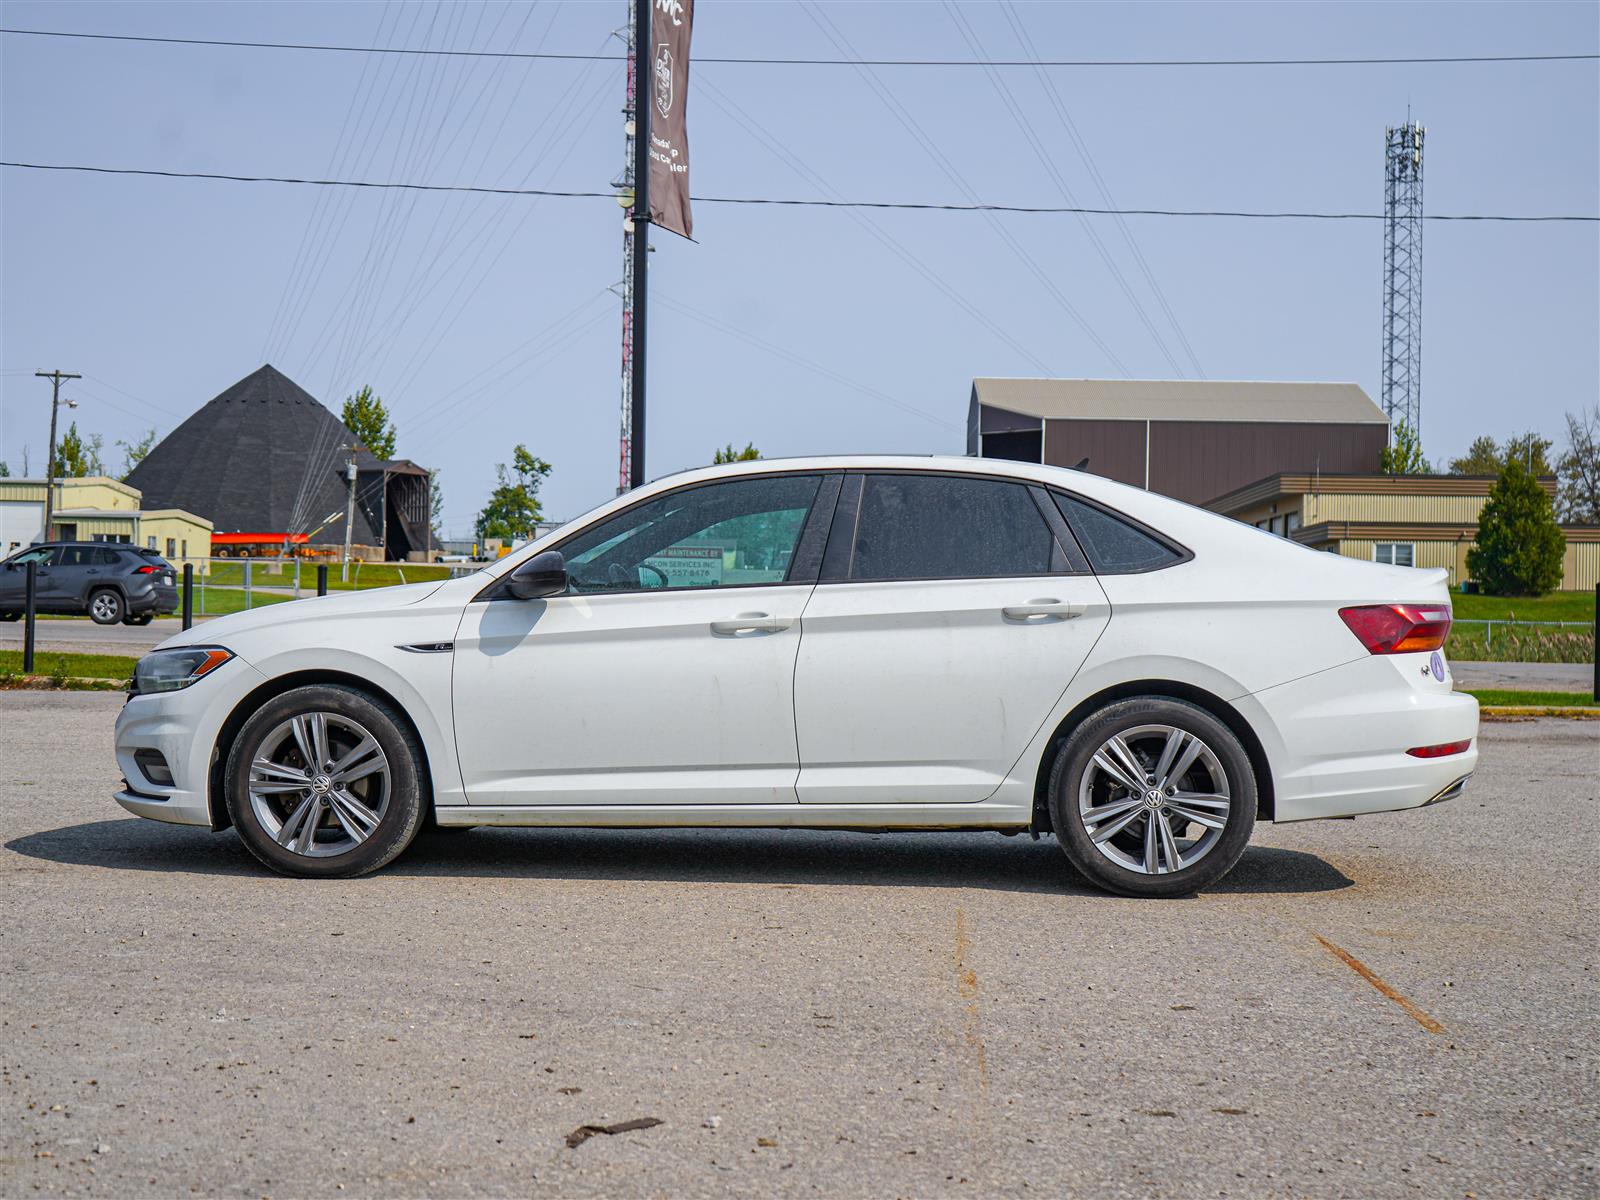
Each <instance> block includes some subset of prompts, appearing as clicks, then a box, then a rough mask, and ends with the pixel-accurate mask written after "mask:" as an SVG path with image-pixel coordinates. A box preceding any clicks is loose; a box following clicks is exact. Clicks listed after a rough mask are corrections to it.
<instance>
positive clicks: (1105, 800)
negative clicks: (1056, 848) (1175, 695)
mask: <svg viewBox="0 0 1600 1200" xmlns="http://www.w3.org/2000/svg"><path fill="white" fill-rule="evenodd" d="M1049 800H1050V819H1051V821H1052V822H1053V823H1054V825H1055V831H1056V837H1057V838H1058V839H1059V841H1060V842H1061V847H1062V849H1063V850H1065V851H1066V854H1067V857H1068V858H1069V859H1070V860H1071V862H1072V865H1073V866H1075V867H1076V868H1077V869H1078V870H1079V871H1081V872H1082V873H1083V874H1084V875H1086V876H1088V877H1089V879H1091V880H1092V881H1093V882H1095V883H1097V884H1099V885H1100V886H1101V887H1103V888H1105V889H1107V890H1108V891H1113V892H1119V893H1121V894H1122V895H1125V896H1148V897H1172V896H1186V895H1188V894H1190V893H1192V892H1195V891H1198V890H1199V889H1201V888H1204V887H1207V886H1209V885H1210V884H1213V883H1215V882H1216V881H1217V880H1219V879H1221V878H1222V877H1223V876H1224V875H1226V874H1227V873H1228V872H1229V871H1230V870H1232V869H1233V866H1234V864H1235V863H1237V862H1238V861H1239V856H1240V855H1242V854H1243V853H1244V849H1245V845H1246V844H1247V843H1248V842H1249V841H1250V831H1251V830H1252V829H1253V828H1254V826H1255V815H1256V778H1255V772H1254V770H1253V769H1252V768H1251V765H1250V756H1249V755H1248V754H1247V753H1246V752H1245V748H1244V746H1243V745H1241V744H1240V742H1239V739H1238V738H1237V737H1236V736H1235V735H1234V733H1233V731H1232V730H1231V729H1229V728H1228V727H1227V726H1226V725H1224V724H1223V723H1222V722H1221V721H1219V720H1218V719H1217V718H1216V717H1215V716H1213V715H1212V714H1211V713H1209V712H1207V711H1206V710H1205V709H1203V708H1200V707H1199V706H1198V705H1194V704H1190V703H1187V702H1186V701H1182V700H1173V699H1169V698H1167V697H1164V696H1139V697H1134V698H1132V699H1127V700H1120V701H1116V702H1115V703H1112V704H1109V705H1107V706H1106V707H1105V708H1102V709H1101V710H1100V711H1098V712H1096V713H1094V714H1093V715H1092V716H1090V717H1089V718H1088V719H1087V720H1085V721H1084V722H1083V723H1082V724H1081V725H1079V727H1078V728H1077V730H1076V731H1075V732H1074V733H1073V734H1072V736H1071V737H1070V738H1069V739H1068V740H1067V742H1066V744H1065V745H1064V746H1063V747H1062V749H1061V751H1060V753H1059V754H1058V755H1057V757H1056V762H1055V766H1054V768H1053V769H1052V770H1051V773H1050V782H1049Z"/></svg>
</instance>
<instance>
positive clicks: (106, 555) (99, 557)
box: [94, 550, 117, 567]
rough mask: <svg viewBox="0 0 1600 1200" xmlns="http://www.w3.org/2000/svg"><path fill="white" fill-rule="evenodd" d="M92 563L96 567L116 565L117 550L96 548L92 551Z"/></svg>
mask: <svg viewBox="0 0 1600 1200" xmlns="http://www.w3.org/2000/svg"><path fill="white" fill-rule="evenodd" d="M94 565H95V566H97V567H114V566H116V565H117V552H116V551H115V550H96V551H95V552H94Z"/></svg>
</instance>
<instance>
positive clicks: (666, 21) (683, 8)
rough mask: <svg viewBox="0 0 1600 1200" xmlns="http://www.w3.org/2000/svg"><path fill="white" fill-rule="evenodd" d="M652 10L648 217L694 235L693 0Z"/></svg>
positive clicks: (675, 0)
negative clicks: (688, 118) (689, 120)
mask: <svg viewBox="0 0 1600 1200" xmlns="http://www.w3.org/2000/svg"><path fill="white" fill-rule="evenodd" d="M650 10H651V11H650V18H651V20H650V48H649V54H650V81H651V88H650V90H651V92H652V95H651V97H650V101H649V102H650V106H651V107H650V190H649V200H650V221H651V223H652V224H654V225H659V226H660V227H661V228H662V229H670V230H672V232H673V233H677V234H681V235H683V236H684V237H693V236H694V218H693V216H692V215H691V214H690V212H689V138H688V134H687V133H686V132H685V129H684V115H685V109H686V108H687V107H688V102H689V31H690V26H691V25H692V24H693V22H694V0H650Z"/></svg>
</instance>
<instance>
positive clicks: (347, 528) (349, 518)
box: [339, 446, 356, 583]
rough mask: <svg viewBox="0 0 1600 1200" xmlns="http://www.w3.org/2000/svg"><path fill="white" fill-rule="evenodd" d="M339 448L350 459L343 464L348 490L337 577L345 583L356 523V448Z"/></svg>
mask: <svg viewBox="0 0 1600 1200" xmlns="http://www.w3.org/2000/svg"><path fill="white" fill-rule="evenodd" d="M340 449H341V450H345V451H348V452H349V455H350V460H349V461H348V462H347V463H345V466H344V480H345V486H346V487H347V488H348V489H349V490H350V496H349V499H348V500H346V501H345V506H344V566H343V567H341V568H340V570H339V578H340V579H341V580H343V581H344V582H345V583H349V582H350V534H351V531H352V530H353V529H354V527H355V523H356V448H355V447H354V446H341V447H340Z"/></svg>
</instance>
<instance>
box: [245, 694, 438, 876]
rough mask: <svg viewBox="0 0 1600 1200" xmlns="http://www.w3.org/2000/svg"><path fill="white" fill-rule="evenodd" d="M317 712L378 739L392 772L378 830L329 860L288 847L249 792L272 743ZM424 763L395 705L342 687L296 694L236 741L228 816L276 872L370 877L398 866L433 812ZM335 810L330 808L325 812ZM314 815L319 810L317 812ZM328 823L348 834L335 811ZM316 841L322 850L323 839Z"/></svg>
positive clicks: (251, 723) (271, 707)
mask: <svg viewBox="0 0 1600 1200" xmlns="http://www.w3.org/2000/svg"><path fill="white" fill-rule="evenodd" d="M310 713H323V714H327V715H328V716H330V717H333V718H335V719H337V718H341V717H342V718H345V719H348V720H350V721H353V722H355V723H356V724H357V726H358V727H359V728H361V729H364V730H365V731H366V732H367V733H370V734H371V736H372V738H373V740H374V741H376V742H377V743H378V747H379V749H380V750H381V751H382V753H383V756H384V758H385V759H386V760H387V766H388V771H389V778H388V790H387V803H386V806H385V807H384V808H383V811H382V812H381V814H380V815H379V817H378V820H377V824H376V826H375V827H374V828H373V829H372V830H371V832H370V833H369V834H367V836H366V837H365V840H363V841H360V842H359V843H357V844H354V845H353V846H351V847H350V848H349V849H347V850H344V851H343V852H339V853H333V854H329V855H327V856H325V857H312V856H311V855H309V854H304V853H298V852H296V851H294V850H290V849H287V848H286V847H285V846H284V845H280V844H279V842H278V841H277V839H276V838H275V837H274V836H273V834H272V833H271V832H270V831H269V830H268V828H267V827H266V826H265V825H264V824H263V823H262V820H261V818H260V817H259V816H258V815H257V812H256V808H255V805H254V804H252V802H251V797H250V790H249V784H250V773H251V763H252V762H253V761H254V759H255V758H256V757H257V756H258V754H260V753H261V752H262V751H263V750H264V749H268V747H266V746H264V743H265V742H267V741H269V740H271V738H272V735H273V733H274V732H275V731H276V730H278V729H279V728H280V727H281V726H282V725H283V724H284V722H287V721H290V720H292V719H293V718H295V717H298V716H304V715H306V714H310ZM422 761H423V759H422V748H421V746H420V745H419V744H418V743H417V739H416V736H415V735H414V734H413V733H412V732H411V727H410V725H409V724H408V723H407V721H406V720H405V718H404V717H402V716H401V715H400V714H399V713H398V712H396V711H395V710H394V709H393V708H392V707H391V706H390V705H388V704H387V703H384V702H383V701H380V700H378V699H376V698H374V697H372V696H369V695H367V694H366V693H364V692H361V691H358V690H357V689H355V688H352V687H345V686H342V685H338V684H316V685H313V686H310V687H301V688H295V689H294V690H293V691H289V692H285V693H283V695H281V696H275V697H274V698H273V699H271V700H269V701H267V702H266V703H265V704H263V705H262V706H261V707H260V708H259V709H258V710H257V711H256V712H255V713H254V714H253V715H252V716H251V717H250V719H249V720H247V721H246V722H245V723H244V727H243V728H242V729H240V730H239V736H238V737H237V738H235V739H234V743H233V748H232V749H231V750H230V751H229V754H228V765H227V771H226V775H225V778H226V780H227V804H228V815H229V816H230V817H232V818H233V824H234V828H236V829H237V830H238V831H239V836H240V838H241V839H243V841H244V844H245V846H246V847H247V848H248V849H249V851H250V853H252V854H254V855H255V856H256V857H257V858H258V859H260V860H261V861H262V862H263V863H265V864H266V865H267V866H269V867H271V868H272V869H273V870H274V871H278V872H280V873H281V874H284V875H298V876H302V877H305V878H316V879H347V878H350V877H351V876H355V875H365V874H367V873H368V872H370V871H376V870H377V869H378V868H379V867H382V866H384V865H385V864H387V863H389V862H390V861H392V860H393V859H394V858H395V857H396V856H397V855H399V854H400V853H401V851H403V850H404V849H405V848H406V847H407V846H409V845H410V844H411V842H412V840H413V839H415V838H416V836H417V833H418V831H419V830H420V829H421V828H422V826H423V823H424V821H425V819H426V818H427V816H428V812H429V809H430V807H431V798H430V796H429V794H428V786H427V779H426V775H425V774H424V772H423V769H422ZM320 773H321V772H319V774H320ZM307 794H308V795H309V793H307ZM284 803H287V801H285V802H284ZM327 808H328V806H327V805H326V804H323V805H322V809H324V810H325V809H327ZM313 811H318V810H317V809H316V808H315V807H314V808H313ZM321 819H322V821H323V823H324V827H325V829H326V831H327V832H329V833H334V832H339V833H340V834H341V836H345V835H344V831H341V830H339V829H338V827H337V824H336V823H335V820H334V817H333V814H332V813H331V811H325V812H323V814H322V818H321ZM347 828H348V827H346V829H347ZM292 841H293V839H291V844H292ZM313 843H314V846H313V848H315V837H313Z"/></svg>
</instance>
